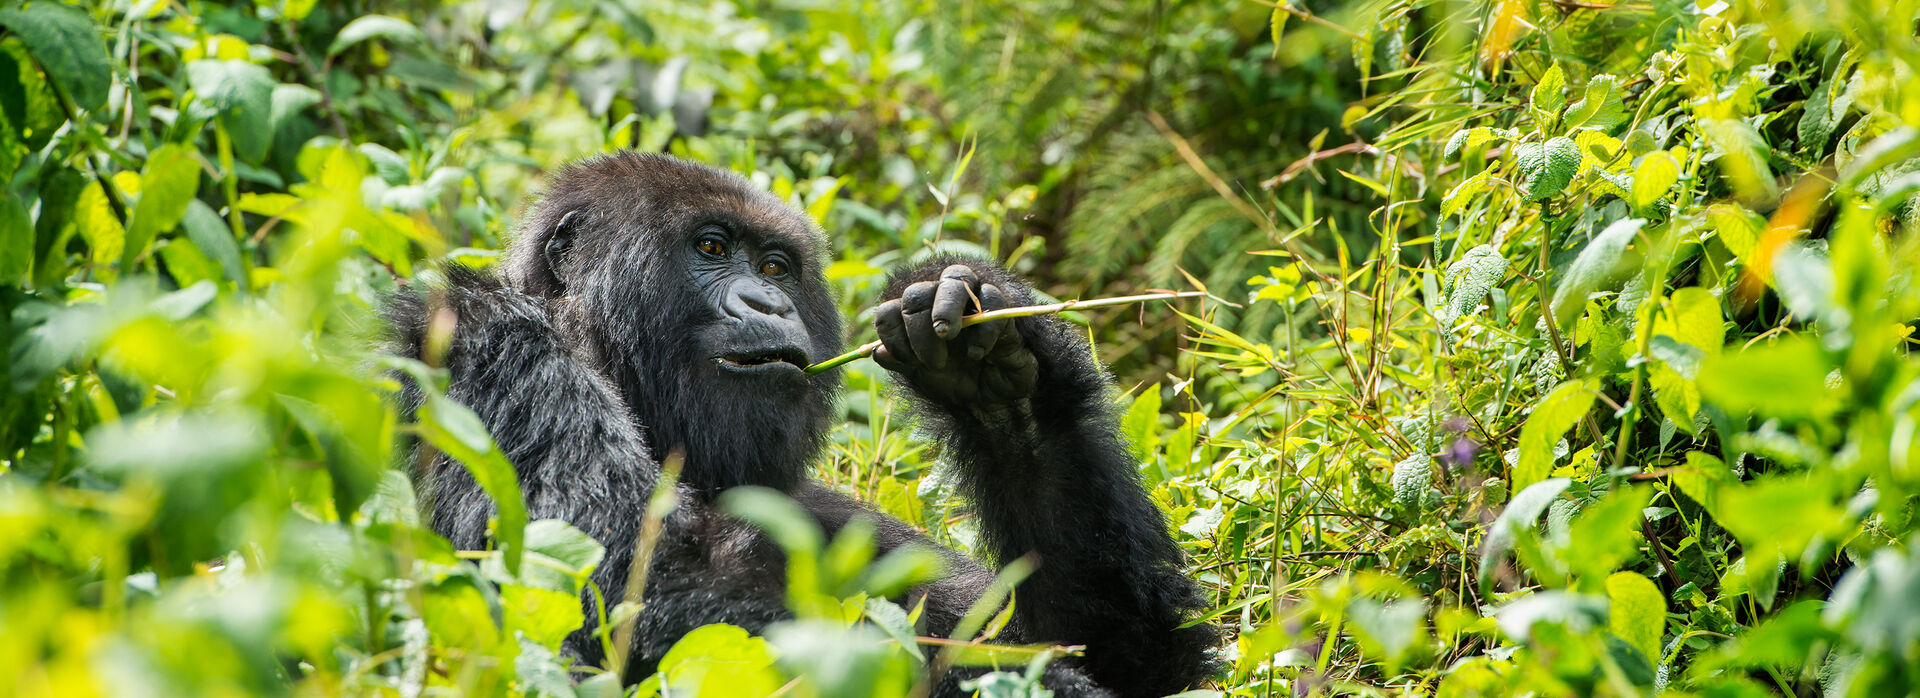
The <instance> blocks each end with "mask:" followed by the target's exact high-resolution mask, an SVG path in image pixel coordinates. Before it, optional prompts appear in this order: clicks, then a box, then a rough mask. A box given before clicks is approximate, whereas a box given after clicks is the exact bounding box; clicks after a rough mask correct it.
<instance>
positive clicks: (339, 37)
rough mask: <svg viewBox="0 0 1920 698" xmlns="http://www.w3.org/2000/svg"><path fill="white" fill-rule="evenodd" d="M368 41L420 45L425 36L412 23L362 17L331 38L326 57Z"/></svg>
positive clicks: (388, 17)
mask: <svg viewBox="0 0 1920 698" xmlns="http://www.w3.org/2000/svg"><path fill="white" fill-rule="evenodd" d="M369 39H386V40H388V41H392V42H395V43H420V42H423V41H425V40H426V35H424V34H421V33H420V29H419V28H418V27H415V26H413V23H412V22H408V21H407V20H404V19H401V18H399V17H391V16H387V15H363V16H361V17H357V18H355V19H354V20H353V21H351V22H348V23H347V26H344V27H341V28H340V33H338V34H335V35H334V36H333V43H330V44H327V55H329V56H332V55H336V54H339V53H340V52H341V51H345V50H347V49H348V48H351V47H353V45H354V44H358V43H360V42H363V41H367V40H369Z"/></svg>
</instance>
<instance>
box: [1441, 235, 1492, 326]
mask: <svg viewBox="0 0 1920 698" xmlns="http://www.w3.org/2000/svg"><path fill="white" fill-rule="evenodd" d="M1506 273H1507V258H1505V257H1502V256H1500V251H1499V250H1496V249H1494V247H1493V246H1492V245H1479V246H1477V247H1474V248H1473V249H1470V250H1467V252H1466V254H1463V255H1460V259H1459V261H1456V262H1454V263H1453V264H1450V265H1448V266H1447V276H1446V280H1445V288H1446V289H1448V290H1447V306H1446V307H1445V308H1442V309H1441V314H1442V315H1443V316H1444V317H1442V318H1440V320H1441V324H1443V325H1451V324H1453V322H1454V321H1456V320H1458V319H1460V318H1463V317H1466V316H1468V315H1471V314H1473V313H1474V312H1475V311H1477V310H1479V309H1480V303H1481V301H1484V300H1486V298H1487V294H1488V293H1489V292H1491V291H1492V290H1493V287H1494V285H1496V284H1498V283H1500V279H1501V277H1504V276H1505V275H1506Z"/></svg>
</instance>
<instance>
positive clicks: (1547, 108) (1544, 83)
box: [1528, 63, 1567, 131]
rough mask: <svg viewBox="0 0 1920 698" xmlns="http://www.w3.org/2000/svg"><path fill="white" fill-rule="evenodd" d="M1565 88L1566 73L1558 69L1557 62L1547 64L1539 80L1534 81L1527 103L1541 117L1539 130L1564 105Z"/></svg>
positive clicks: (1543, 128)
mask: <svg viewBox="0 0 1920 698" xmlns="http://www.w3.org/2000/svg"><path fill="white" fill-rule="evenodd" d="M1566 89H1567V75H1566V73H1563V72H1561V71H1560V64H1559V63H1555V64H1553V65H1551V66H1548V67H1547V72H1545V73H1543V74H1541V75H1540V81H1539V82H1537V83H1534V85H1533V92H1532V94H1531V96H1530V97H1529V100H1528V104H1529V106H1531V107H1532V108H1533V109H1535V110H1537V111H1538V112H1539V113H1538V114H1536V118H1539V119H1541V124H1540V130H1542V131H1545V130H1546V129H1547V124H1549V123H1551V122H1552V121H1553V118H1554V117H1556V116H1559V115H1560V108H1561V107H1563V106H1566V104H1567V96H1566V94H1565V91H1566Z"/></svg>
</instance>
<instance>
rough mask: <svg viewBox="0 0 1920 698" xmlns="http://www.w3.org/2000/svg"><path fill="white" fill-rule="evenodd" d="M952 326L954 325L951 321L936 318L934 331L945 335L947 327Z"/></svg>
mask: <svg viewBox="0 0 1920 698" xmlns="http://www.w3.org/2000/svg"><path fill="white" fill-rule="evenodd" d="M952 326H953V325H952V324H951V323H948V322H947V321H946V320H934V321H933V332H934V334H937V335H941V336H943V337H944V336H946V334H947V328H949V327H952Z"/></svg>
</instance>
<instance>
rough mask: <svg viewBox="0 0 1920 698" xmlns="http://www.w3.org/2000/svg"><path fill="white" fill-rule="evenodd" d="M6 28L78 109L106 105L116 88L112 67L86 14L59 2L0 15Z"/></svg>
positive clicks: (97, 32)
mask: <svg viewBox="0 0 1920 698" xmlns="http://www.w3.org/2000/svg"><path fill="white" fill-rule="evenodd" d="M0 27H6V28H7V29H8V30H9V31H11V32H13V34H14V36H18V37H20V40H21V41H22V42H24V43H26V45H27V50H28V51H30V52H32V53H33V60H34V61H36V62H38V63H39V64H40V66H41V67H43V68H45V69H46V71H47V76H48V77H49V78H52V80H53V84H54V85H57V86H58V87H59V88H60V90H61V91H62V92H64V93H66V95H67V97H68V98H69V99H72V100H73V103H74V106H77V107H80V108H81V109H85V110H87V111H95V110H98V109H99V108H100V107H102V106H104V105H105V104H106V103H107V88H108V87H110V86H112V83H113V62H112V59H111V58H109V57H108V55H107V44H106V42H105V41H104V40H102V39H101V37H100V31H99V30H98V29H97V28H96V27H95V26H94V24H93V19H92V18H90V17H88V16H87V13H86V11H84V10H81V9H80V8H77V7H73V6H70V5H66V4H62V3H56V2H36V3H33V5H31V6H29V7H27V8H25V9H7V10H0Z"/></svg>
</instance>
